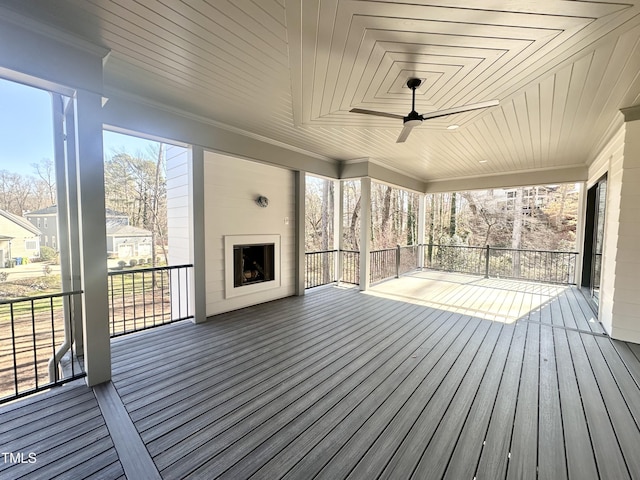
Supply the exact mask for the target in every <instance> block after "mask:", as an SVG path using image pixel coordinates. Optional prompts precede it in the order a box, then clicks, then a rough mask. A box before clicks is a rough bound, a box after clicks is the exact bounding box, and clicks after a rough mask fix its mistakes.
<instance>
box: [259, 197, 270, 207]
mask: <svg viewBox="0 0 640 480" xmlns="http://www.w3.org/2000/svg"><path fill="white" fill-rule="evenodd" d="M256 203H257V204H258V205H259V206H260V207H262V208H267V206H269V199H268V198H267V197H264V196H262V195H260V196H258V198H256Z"/></svg>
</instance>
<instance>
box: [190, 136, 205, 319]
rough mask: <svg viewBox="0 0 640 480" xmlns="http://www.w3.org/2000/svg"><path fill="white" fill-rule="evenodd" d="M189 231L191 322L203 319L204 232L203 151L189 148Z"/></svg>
mask: <svg viewBox="0 0 640 480" xmlns="http://www.w3.org/2000/svg"><path fill="white" fill-rule="evenodd" d="M188 165H189V187H190V190H191V192H190V195H189V197H190V199H191V201H190V202H189V230H190V237H191V245H192V248H191V259H190V261H191V263H192V264H193V276H192V277H191V278H192V284H191V285H190V286H189V289H190V291H191V292H192V294H191V299H190V301H191V302H192V303H191V307H192V310H191V311H192V312H193V322H194V323H201V322H204V321H205V320H206V319H207V285H206V283H207V277H206V269H205V266H206V263H205V261H204V258H205V252H206V249H205V232H204V149H203V148H202V147H198V146H195V145H194V146H192V147H191V149H190V150H189V162H188Z"/></svg>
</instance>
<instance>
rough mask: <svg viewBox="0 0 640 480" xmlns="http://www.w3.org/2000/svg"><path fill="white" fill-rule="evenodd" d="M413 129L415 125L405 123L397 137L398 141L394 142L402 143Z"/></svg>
mask: <svg viewBox="0 0 640 480" xmlns="http://www.w3.org/2000/svg"><path fill="white" fill-rule="evenodd" d="M413 127H415V125H412V124H409V123H405V124H404V128H403V129H402V131H401V132H400V135H398V139H397V140H396V143H404V141H405V140H406V139H407V137H408V136H409V134H410V133H411V130H413Z"/></svg>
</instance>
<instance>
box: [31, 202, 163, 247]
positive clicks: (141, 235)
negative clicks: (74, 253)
mask: <svg viewBox="0 0 640 480" xmlns="http://www.w3.org/2000/svg"><path fill="white" fill-rule="evenodd" d="M24 216H25V218H26V219H27V220H29V222H31V224H32V225H33V226H35V227H37V228H38V229H40V231H41V232H42V233H41V236H40V245H45V246H47V247H51V248H53V249H55V250H58V247H59V245H58V241H59V240H58V238H59V234H58V206H57V205H52V206H50V207H47V208H42V209H40V210H34V211H32V212H29V213H26V214H25V215H24ZM105 217H106V222H107V225H106V226H107V254H108V255H109V256H110V257H115V258H129V257H148V256H150V255H151V238H152V237H151V232H150V231H149V230H144V229H142V228H138V227H132V226H131V225H129V217H128V216H127V215H125V214H124V213H121V212H116V211H115V210H111V209H109V208H107V209H105Z"/></svg>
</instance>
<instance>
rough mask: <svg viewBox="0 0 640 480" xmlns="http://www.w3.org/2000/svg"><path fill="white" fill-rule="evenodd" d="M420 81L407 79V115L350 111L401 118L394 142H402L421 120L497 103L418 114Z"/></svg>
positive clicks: (484, 103) (496, 101)
mask: <svg viewBox="0 0 640 480" xmlns="http://www.w3.org/2000/svg"><path fill="white" fill-rule="evenodd" d="M421 83H422V80H420V79H419V78H410V79H409V81H407V87H408V88H410V89H411V113H409V115H407V116H406V117H404V116H402V115H397V114H395V113H385V112H375V111H373V110H363V109H362V108H352V109H351V110H350V111H351V112H352V113H364V114H365V115H376V116H378V117H387V118H397V119H401V120H403V122H404V128H403V129H402V132H400V136H398V140H396V143H403V142H404V141H405V140H406V139H407V137H408V136H409V134H410V133H411V130H413V127H417V126H418V125H420V124H421V123H422V121H423V120H429V119H430V118H438V117H444V116H446V115H453V114H455V113H462V112H468V111H471V110H479V109H481V108H487V107H495V106H496V105H498V103H499V102H498V100H488V101H486V102H480V103H472V104H470V105H461V106H459V107H453V108H447V109H446V110H438V111H436V112H431V113H425V114H423V115H420V114H419V113H418V112H416V88H418V87H419V86H420V84H421Z"/></svg>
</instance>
